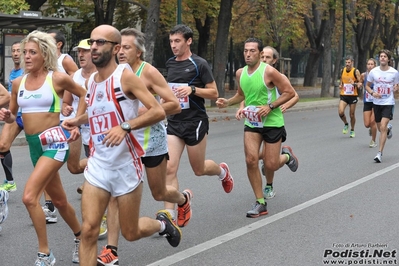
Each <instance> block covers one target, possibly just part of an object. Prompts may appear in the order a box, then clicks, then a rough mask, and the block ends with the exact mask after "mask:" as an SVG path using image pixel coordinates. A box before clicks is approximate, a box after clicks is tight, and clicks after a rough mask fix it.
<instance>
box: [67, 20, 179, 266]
mask: <svg viewBox="0 0 399 266" xmlns="http://www.w3.org/2000/svg"><path fill="white" fill-rule="evenodd" d="M120 43H121V35H120V33H119V31H118V30H117V29H116V28H114V27H112V26H110V25H100V26H98V27H96V28H95V29H94V30H93V31H92V32H91V36H90V39H89V40H88V44H89V45H90V49H91V58H92V61H93V63H94V65H95V66H96V67H97V71H98V72H97V73H94V74H92V75H91V77H90V78H89V80H88V83H87V88H88V95H87V98H88V111H87V114H85V115H82V116H79V117H75V118H73V119H70V120H65V121H64V122H63V126H65V127H66V128H73V127H74V126H79V125H81V124H84V123H87V122H89V124H90V134H91V143H90V145H91V149H92V152H91V156H90V157H89V159H88V162H87V168H86V170H85V172H84V174H85V178H86V181H85V183H84V189H83V192H82V220H83V224H82V241H81V246H80V264H81V265H96V264H97V238H98V232H99V230H100V224H101V217H102V215H103V214H104V212H105V209H106V207H107V205H108V202H109V199H110V197H111V196H112V197H116V199H117V202H118V208H119V222H120V226H121V233H122V235H123V236H124V237H125V239H126V240H128V241H134V240H138V239H140V238H143V237H147V236H151V235H152V234H154V233H156V232H159V233H160V234H161V235H166V239H167V241H168V242H169V244H170V245H171V246H173V247H177V246H178V245H179V243H180V239H181V231H180V229H179V228H178V227H177V226H176V225H174V224H173V221H172V219H171V217H170V214H169V213H168V212H167V211H165V210H161V211H159V212H158V213H157V217H156V219H152V218H149V217H140V218H139V215H140V202H141V195H142V191H143V166H142V164H141V158H140V156H142V155H143V149H142V147H141V146H140V145H139V143H138V142H137V140H136V139H135V137H134V136H133V134H132V132H131V131H132V130H136V129H139V128H142V127H147V126H150V125H152V124H155V123H157V122H159V121H161V120H163V119H165V112H164V110H163V109H162V106H161V105H160V104H159V103H158V102H157V101H156V99H155V98H154V97H153V96H152V94H151V93H150V92H149V91H148V89H147V88H146V86H145V84H144V83H143V82H142V81H141V80H140V78H139V77H137V76H136V75H135V74H134V73H133V72H132V71H131V69H130V67H129V66H128V65H127V64H121V65H118V64H117V62H116V60H115V56H116V54H117V53H118V51H119V49H120V46H121V45H120ZM126 68H127V69H126ZM139 102H141V103H142V104H143V106H145V107H146V108H147V111H146V112H145V113H143V114H141V115H140V116H138V106H139Z"/></svg>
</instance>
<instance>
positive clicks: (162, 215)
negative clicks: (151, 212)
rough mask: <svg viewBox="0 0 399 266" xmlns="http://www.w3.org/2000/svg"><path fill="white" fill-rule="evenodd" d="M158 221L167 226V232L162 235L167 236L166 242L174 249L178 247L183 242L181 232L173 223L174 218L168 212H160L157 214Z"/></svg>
mask: <svg viewBox="0 0 399 266" xmlns="http://www.w3.org/2000/svg"><path fill="white" fill-rule="evenodd" d="M156 219H157V220H158V221H161V222H163V223H164V224H165V230H164V231H163V232H161V233H160V235H166V240H168V242H169V244H170V245H171V246H172V247H177V246H178V245H179V244H180V240H181V230H180V228H179V227H178V226H177V225H175V224H174V223H173V221H172V216H171V215H170V213H169V212H168V211H167V210H160V211H158V213H157V218H156Z"/></svg>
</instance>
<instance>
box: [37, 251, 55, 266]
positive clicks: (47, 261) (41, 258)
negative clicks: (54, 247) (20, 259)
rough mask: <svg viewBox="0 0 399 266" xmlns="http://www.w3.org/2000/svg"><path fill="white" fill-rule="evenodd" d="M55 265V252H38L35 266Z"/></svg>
mask: <svg viewBox="0 0 399 266" xmlns="http://www.w3.org/2000/svg"><path fill="white" fill-rule="evenodd" d="M54 264H55V257H54V255H53V252H52V251H51V250H50V254H49V255H47V254H45V253H41V252H38V253H37V259H36V261H35V266H52V265H54Z"/></svg>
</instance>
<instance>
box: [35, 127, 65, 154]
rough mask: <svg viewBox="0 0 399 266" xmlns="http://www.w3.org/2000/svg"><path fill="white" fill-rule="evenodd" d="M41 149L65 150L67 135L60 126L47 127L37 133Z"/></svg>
mask: <svg viewBox="0 0 399 266" xmlns="http://www.w3.org/2000/svg"><path fill="white" fill-rule="evenodd" d="M39 139H40V144H41V145H42V150H43V151H47V150H60V151H61V150H67V149H68V148H69V146H68V143H67V137H66V136H65V133H64V131H63V130H62V128H61V127H60V126H56V127H52V128H49V129H47V130H45V131H43V132H42V133H40V134H39Z"/></svg>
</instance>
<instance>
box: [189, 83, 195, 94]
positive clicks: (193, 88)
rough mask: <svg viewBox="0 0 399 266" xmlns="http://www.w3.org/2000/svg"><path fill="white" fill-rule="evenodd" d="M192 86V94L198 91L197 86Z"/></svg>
mask: <svg viewBox="0 0 399 266" xmlns="http://www.w3.org/2000/svg"><path fill="white" fill-rule="evenodd" d="M190 87H191V94H195V92H196V89H195V86H193V85H191V86H190Z"/></svg>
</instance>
